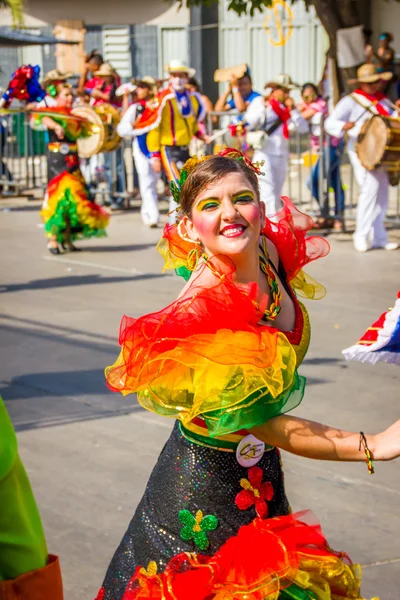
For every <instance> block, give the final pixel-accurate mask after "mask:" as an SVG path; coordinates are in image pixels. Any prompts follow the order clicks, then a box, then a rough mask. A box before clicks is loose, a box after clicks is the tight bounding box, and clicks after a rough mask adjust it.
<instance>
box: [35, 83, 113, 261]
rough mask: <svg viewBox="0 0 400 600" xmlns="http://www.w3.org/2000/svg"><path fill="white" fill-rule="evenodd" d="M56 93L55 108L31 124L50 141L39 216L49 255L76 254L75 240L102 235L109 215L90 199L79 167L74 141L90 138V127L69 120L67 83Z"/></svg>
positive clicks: (61, 85)
mask: <svg viewBox="0 0 400 600" xmlns="http://www.w3.org/2000/svg"><path fill="white" fill-rule="evenodd" d="M56 91H57V94H56V96H55V99H56V100H57V106H55V107H52V108H51V109H48V108H47V109H46V110H45V111H44V112H45V115H40V114H39V115H38V114H36V115H35V116H34V117H33V119H34V122H38V121H40V122H41V123H42V124H43V125H45V126H46V127H47V129H48V132H49V138H50V142H49V144H48V148H47V149H48V152H47V161H48V166H47V171H48V179H49V183H48V186H47V190H46V194H45V199H44V203H43V207H42V210H41V216H42V219H43V221H44V224H45V231H46V235H47V237H48V245H47V247H48V249H49V252H50V253H51V254H60V245H61V247H62V248H63V250H65V251H76V250H77V248H76V247H75V246H74V244H73V241H74V240H75V239H79V238H90V237H94V236H96V237H101V236H105V235H106V232H105V230H106V227H107V225H108V221H109V212H108V211H107V210H106V209H105V208H104V207H102V206H99V205H98V204H96V203H95V202H93V201H92V200H91V198H90V195H89V191H88V188H87V186H86V183H85V180H84V178H83V175H82V173H81V170H80V168H79V157H78V149H77V143H76V142H77V139H78V138H79V137H85V136H87V135H90V129H89V127H90V124H89V123H86V122H85V121H83V120H82V119H78V118H76V119H74V118H72V116H71V113H70V110H71V107H72V102H73V96H72V91H71V88H70V86H69V85H68V84H65V83H60V84H58V85H57V88H56ZM49 112H50V116H49ZM53 112H54V114H52V113H53Z"/></svg>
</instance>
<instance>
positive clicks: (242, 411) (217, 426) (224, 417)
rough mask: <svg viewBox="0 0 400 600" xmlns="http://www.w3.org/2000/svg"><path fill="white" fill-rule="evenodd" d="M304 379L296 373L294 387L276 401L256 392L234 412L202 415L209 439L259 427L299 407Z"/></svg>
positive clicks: (263, 391) (263, 392) (266, 393)
mask: <svg viewBox="0 0 400 600" xmlns="http://www.w3.org/2000/svg"><path fill="white" fill-rule="evenodd" d="M305 386H306V378H305V377H302V376H300V375H299V374H298V373H297V371H296V372H295V375H294V379H293V385H292V386H291V387H290V389H289V390H286V391H285V392H283V393H282V394H281V395H280V396H278V398H273V396H272V395H271V394H270V393H268V392H266V391H265V390H262V389H261V390H258V391H257V392H254V393H253V394H251V395H250V396H248V397H247V398H246V399H245V400H243V402H241V403H240V404H237V405H236V406H235V407H234V409H230V410H226V409H221V410H214V411H212V412H209V413H206V414H203V415H202V416H203V418H204V420H205V421H206V424H207V428H208V433H209V435H210V436H211V437H217V436H220V435H226V434H228V433H234V432H235V431H240V430H241V429H251V428H252V427H258V426H260V425H262V424H263V423H266V422H267V421H269V419H272V418H273V417H277V416H278V415H282V414H284V413H287V412H289V411H291V410H293V409H294V408H296V406H298V405H299V404H300V402H301V401H302V399H303V396H304V390H305Z"/></svg>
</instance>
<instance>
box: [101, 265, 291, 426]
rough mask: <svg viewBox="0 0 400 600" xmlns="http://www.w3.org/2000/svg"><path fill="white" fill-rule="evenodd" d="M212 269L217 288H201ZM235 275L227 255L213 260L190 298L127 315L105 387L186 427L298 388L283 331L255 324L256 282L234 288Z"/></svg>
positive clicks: (258, 310) (274, 399)
mask: <svg viewBox="0 0 400 600" xmlns="http://www.w3.org/2000/svg"><path fill="white" fill-rule="evenodd" d="M209 266H210V267H211V269H213V273H219V275H220V278H218V277H217V276H214V275H212V277H213V281H214V283H213V284H211V285H210V287H208V288H204V287H200V284H198V283H197V282H198V281H199V280H201V281H203V282H204V278H201V274H202V272H203V269H208V267H209ZM232 273H233V265H232V264H231V263H230V261H229V262H228V261H227V259H226V257H225V258H220V257H213V258H212V259H210V261H208V263H207V264H205V265H203V267H202V269H201V271H200V273H199V275H198V277H197V278H196V280H195V281H194V282H193V283H192V285H191V287H190V289H189V291H188V295H187V296H184V297H182V298H181V299H179V300H177V301H176V302H174V303H173V304H171V305H169V306H167V307H166V308H164V309H163V310H162V311H160V312H158V313H153V314H149V315H145V316H143V317H141V318H139V319H131V318H129V317H124V318H123V320H122V323H121V331H120V338H119V343H120V344H121V346H122V350H121V353H120V356H119V358H118V359H117V361H116V363H115V364H114V365H112V366H111V367H108V368H107V369H106V379H107V385H108V387H109V388H110V389H111V390H113V391H119V392H122V393H123V394H129V393H133V392H136V393H137V396H138V400H139V402H140V403H141V404H142V406H144V407H145V408H146V409H148V410H152V411H154V412H157V413H158V414H162V415H165V416H170V417H177V418H179V419H180V420H181V421H183V423H188V422H189V421H191V420H192V419H193V418H194V417H196V416H198V415H204V414H207V413H211V412H212V411H215V410H217V411H219V414H222V412H223V411H225V410H228V409H229V411H231V413H233V412H234V411H235V410H236V409H237V410H240V409H242V408H244V407H245V408H246V409H248V407H249V406H250V404H251V403H255V402H256V401H257V400H259V399H260V397H262V398H263V401H264V398H265V402H266V403H268V405H269V404H271V405H273V404H274V403H278V401H279V400H282V394H284V393H285V392H289V391H290V389H291V386H293V385H294V384H295V369H296V354H295V351H294V349H293V347H292V346H291V344H290V343H289V342H288V340H287V338H286V336H285V335H284V334H283V333H280V332H278V331H277V330H276V329H273V328H272V327H268V326H261V325H259V324H258V321H259V319H260V318H261V316H262V310H263V306H261V307H258V305H256V303H255V299H256V298H257V297H258V288H257V286H256V284H249V285H248V286H246V289H239V288H238V287H237V286H236V285H235V284H234V283H233V280H232ZM207 274H208V273H205V275H207ZM189 294H190V295H189ZM265 301H266V298H264V301H262V302H261V304H263V303H265ZM258 392H260V393H259V394H258V395H257V393H258ZM246 399H248V402H247V404H246ZM285 402H286V398H285ZM274 416H275V415H274ZM264 420H265V419H264ZM239 429H240V427H239Z"/></svg>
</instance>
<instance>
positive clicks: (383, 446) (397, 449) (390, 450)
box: [371, 419, 400, 460]
mask: <svg viewBox="0 0 400 600" xmlns="http://www.w3.org/2000/svg"><path fill="white" fill-rule="evenodd" d="M371 452H372V456H373V459H374V460H393V459H394V458H398V457H399V456H400V419H399V420H398V421H396V422H395V423H393V425H391V426H390V427H388V428H387V429H386V430H385V431H382V433H378V435H376V436H375V440H374V445H373V448H371Z"/></svg>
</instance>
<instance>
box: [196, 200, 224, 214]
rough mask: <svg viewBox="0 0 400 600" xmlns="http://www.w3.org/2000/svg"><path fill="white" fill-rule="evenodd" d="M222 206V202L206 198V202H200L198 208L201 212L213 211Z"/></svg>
mask: <svg viewBox="0 0 400 600" xmlns="http://www.w3.org/2000/svg"><path fill="white" fill-rule="evenodd" d="M220 204H221V202H220V201H219V200H217V199H216V198H205V199H204V200H200V202H199V203H198V205H197V207H196V208H197V210H199V211H202V210H212V209H214V208H217V207H218V206H219V205H220Z"/></svg>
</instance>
